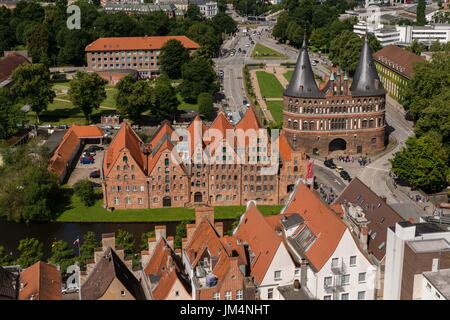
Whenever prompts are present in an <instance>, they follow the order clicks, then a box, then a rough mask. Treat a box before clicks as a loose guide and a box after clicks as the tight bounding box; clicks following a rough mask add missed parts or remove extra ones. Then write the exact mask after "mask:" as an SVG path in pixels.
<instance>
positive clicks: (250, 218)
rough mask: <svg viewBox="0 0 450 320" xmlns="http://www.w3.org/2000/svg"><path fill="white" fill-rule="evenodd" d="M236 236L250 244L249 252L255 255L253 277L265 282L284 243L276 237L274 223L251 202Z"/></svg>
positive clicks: (252, 268)
mask: <svg viewBox="0 0 450 320" xmlns="http://www.w3.org/2000/svg"><path fill="white" fill-rule="evenodd" d="M235 236H236V237H237V238H238V239H240V240H242V241H246V242H247V243H248V244H249V250H250V251H251V252H253V254H254V255H255V256H254V258H253V260H251V261H250V263H251V267H250V270H251V275H252V276H253V277H254V278H255V281H256V282H257V283H258V284H261V282H262V281H263V280H264V276H265V275H266V273H267V270H268V269H269V267H270V265H271V263H272V260H273V258H274V256H275V254H276V253H277V250H278V248H279V246H280V244H281V242H282V240H281V238H280V237H279V236H277V235H276V233H275V230H274V229H273V226H272V223H269V222H268V220H266V219H265V218H264V216H263V215H262V214H261V212H260V211H259V210H258V208H257V207H256V205H255V204H254V202H250V203H249V205H248V207H247V211H246V212H245V214H244V216H243V217H242V218H241V222H240V224H239V226H238V229H237V231H236V233H235Z"/></svg>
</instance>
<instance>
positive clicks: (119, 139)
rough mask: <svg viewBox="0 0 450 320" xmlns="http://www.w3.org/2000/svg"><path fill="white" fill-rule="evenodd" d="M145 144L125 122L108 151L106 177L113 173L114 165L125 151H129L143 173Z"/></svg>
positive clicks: (104, 165) (105, 164) (105, 159)
mask: <svg viewBox="0 0 450 320" xmlns="http://www.w3.org/2000/svg"><path fill="white" fill-rule="evenodd" d="M142 145H143V142H142V140H141V138H139V136H138V135H137V134H136V132H134V130H133V129H132V128H131V126H130V125H129V124H128V122H126V121H124V122H123V123H122V125H121V127H120V130H119V132H117V134H116V136H115V137H114V140H113V141H112V142H111V144H110V146H109V147H108V149H107V150H106V154H105V158H104V163H103V167H104V169H105V175H106V176H107V175H108V174H109V172H110V171H111V169H112V167H113V165H114V163H115V162H116V161H117V159H118V157H119V156H120V153H121V152H122V151H124V150H128V151H129V152H130V154H131V156H132V157H133V159H134V161H136V163H137V165H138V166H139V167H140V169H141V170H142V171H145V170H144V169H145V168H144V163H145V161H146V160H145V155H144V153H143V152H142V149H141V147H142Z"/></svg>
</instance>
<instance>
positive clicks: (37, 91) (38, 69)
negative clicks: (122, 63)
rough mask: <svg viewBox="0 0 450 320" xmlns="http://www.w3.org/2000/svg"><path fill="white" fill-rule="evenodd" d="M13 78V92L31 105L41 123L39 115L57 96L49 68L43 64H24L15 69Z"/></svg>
mask: <svg viewBox="0 0 450 320" xmlns="http://www.w3.org/2000/svg"><path fill="white" fill-rule="evenodd" d="M12 79H13V81H14V84H13V86H12V92H13V94H15V95H16V96H17V97H18V98H19V99H22V100H23V101H24V102H25V103H27V104H29V105H30V107H31V110H32V111H34V112H35V113H36V118H37V122H38V123H39V115H40V114H41V113H42V112H43V111H45V110H47V106H48V104H49V103H52V102H53V98H55V96H56V95H55V92H54V91H53V90H52V86H51V83H50V72H49V70H48V68H46V67H45V66H44V65H43V64H22V65H20V66H19V67H18V68H17V69H16V70H14V72H13V75H12Z"/></svg>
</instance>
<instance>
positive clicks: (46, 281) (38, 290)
mask: <svg viewBox="0 0 450 320" xmlns="http://www.w3.org/2000/svg"><path fill="white" fill-rule="evenodd" d="M20 283H21V285H22V287H23V289H22V290H20V292H19V300H61V274H60V272H59V270H58V269H57V268H56V267H55V266H53V265H50V264H47V263H44V262H41V261H39V262H36V263H35V264H33V265H32V266H30V267H28V268H26V269H25V271H23V272H21V273H20Z"/></svg>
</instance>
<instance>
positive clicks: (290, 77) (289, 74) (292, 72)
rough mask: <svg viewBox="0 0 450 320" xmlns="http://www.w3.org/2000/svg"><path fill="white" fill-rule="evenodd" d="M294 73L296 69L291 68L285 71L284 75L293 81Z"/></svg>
mask: <svg viewBox="0 0 450 320" xmlns="http://www.w3.org/2000/svg"><path fill="white" fill-rule="evenodd" d="M293 74H294V70H289V71H288V72H285V73H283V76H284V77H285V78H286V80H287V81H291V79H292V76H293Z"/></svg>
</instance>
